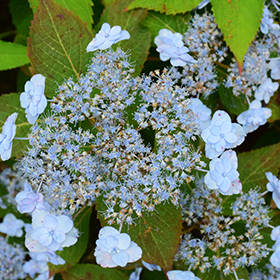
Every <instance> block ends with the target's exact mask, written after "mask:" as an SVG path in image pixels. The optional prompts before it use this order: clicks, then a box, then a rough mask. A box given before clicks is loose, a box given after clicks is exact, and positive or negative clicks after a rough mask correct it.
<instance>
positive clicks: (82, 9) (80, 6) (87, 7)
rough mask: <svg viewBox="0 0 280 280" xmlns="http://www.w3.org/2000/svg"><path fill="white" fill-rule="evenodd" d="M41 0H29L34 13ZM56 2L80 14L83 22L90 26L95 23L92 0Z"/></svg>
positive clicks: (56, 0) (57, 0) (62, 0)
mask: <svg viewBox="0 0 280 280" xmlns="http://www.w3.org/2000/svg"><path fill="white" fill-rule="evenodd" d="M39 1H40V0H29V4H30V7H31V8H32V9H33V12H34V13H35V12H36V9H37V6H38V2H39ZM54 2H55V3H57V4H59V5H61V6H62V7H63V8H66V9H67V10H68V11H73V13H74V14H75V15H78V16H79V17H80V19H81V20H82V21H83V22H86V23H87V24H89V25H90V26H91V24H92V23H93V21H92V16H93V12H92V8H91V7H92V5H93V4H92V0H79V1H77V0H54ZM90 29H91V27H90Z"/></svg>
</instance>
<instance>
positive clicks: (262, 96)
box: [255, 78, 279, 104]
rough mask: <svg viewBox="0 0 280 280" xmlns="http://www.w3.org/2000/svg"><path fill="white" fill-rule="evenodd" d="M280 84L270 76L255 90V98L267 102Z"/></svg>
mask: <svg viewBox="0 0 280 280" xmlns="http://www.w3.org/2000/svg"><path fill="white" fill-rule="evenodd" d="M278 87H279V84H278V83H277V82H275V83H273V82H272V80H271V79H270V78H268V79H266V80H265V81H264V82H263V83H262V84H261V85H260V87H259V88H258V89H257V90H256V92H255V98H256V99H258V100H260V101H262V100H264V102H265V103H266V104H267V103H268V102H269V99H270V97H271V96H273V94H274V92H275V91H276V90H277V89H278Z"/></svg>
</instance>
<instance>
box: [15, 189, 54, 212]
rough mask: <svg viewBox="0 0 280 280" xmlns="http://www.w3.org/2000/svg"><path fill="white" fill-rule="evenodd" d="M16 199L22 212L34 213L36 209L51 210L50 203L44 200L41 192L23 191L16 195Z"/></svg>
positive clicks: (18, 208)
mask: <svg viewBox="0 0 280 280" xmlns="http://www.w3.org/2000/svg"><path fill="white" fill-rule="evenodd" d="M15 200H16V202H17V210H18V211H19V212H20V213H32V212H33V211H34V210H35V209H43V210H49V205H48V204H47V203H46V202H44V201H43V195H42V194H41V193H34V192H30V191H22V192H19V193H18V194H17V195H16V197H15Z"/></svg>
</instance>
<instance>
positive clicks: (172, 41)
mask: <svg viewBox="0 0 280 280" xmlns="http://www.w3.org/2000/svg"><path fill="white" fill-rule="evenodd" d="M155 44H156V45H157V51H158V52H159V57H160V59H161V60H162V61H167V60H168V59H171V60H170V63H171V64H172V65H173V66H185V65H186V64H187V63H196V62H197V61H196V60H195V59H194V58H193V57H191V56H190V55H189V54H188V52H189V49H188V48H187V47H185V46H184V43H183V36H182V35H181V34H180V33H173V32H171V31H170V30H168V29H161V30H160V31H159V34H158V36H156V37H155Z"/></svg>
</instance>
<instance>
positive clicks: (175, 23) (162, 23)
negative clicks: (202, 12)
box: [143, 11, 191, 38]
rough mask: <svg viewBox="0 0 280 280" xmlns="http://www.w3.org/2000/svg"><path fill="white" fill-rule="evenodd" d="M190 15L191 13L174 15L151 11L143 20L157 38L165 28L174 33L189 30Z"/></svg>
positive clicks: (182, 32)
mask: <svg viewBox="0 0 280 280" xmlns="http://www.w3.org/2000/svg"><path fill="white" fill-rule="evenodd" d="M190 17H191V16H190V14H189V13H187V14H179V15H176V16H172V15H166V14H162V13H159V12H153V11H151V12H149V13H148V16H147V18H145V20H144V21H143V24H144V25H146V26H147V27H148V28H149V30H150V31H151V33H152V37H153V38H155V37H156V36H157V35H158V33H159V31H160V30H161V29H163V28H166V29H168V30H171V31H172V32H173V33H175V32H179V33H181V34H184V33H185V32H186V31H187V23H188V22H189V20H190Z"/></svg>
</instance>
